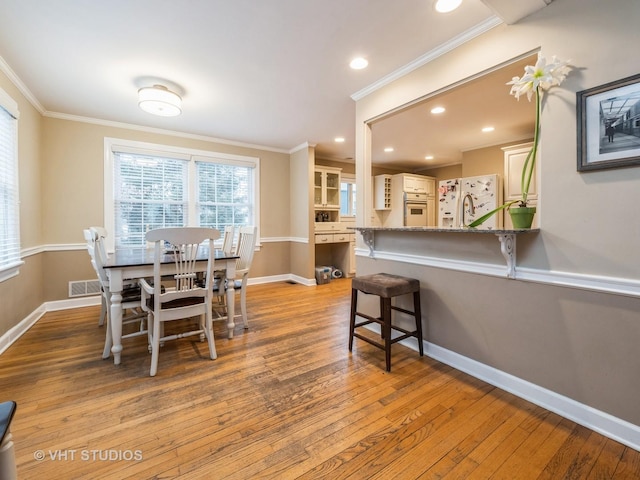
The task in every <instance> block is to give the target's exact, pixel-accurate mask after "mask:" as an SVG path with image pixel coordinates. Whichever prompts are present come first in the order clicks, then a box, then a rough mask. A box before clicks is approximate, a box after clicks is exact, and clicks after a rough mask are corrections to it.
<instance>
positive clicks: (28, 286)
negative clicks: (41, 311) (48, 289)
mask: <svg viewBox="0 0 640 480" xmlns="http://www.w3.org/2000/svg"><path fill="white" fill-rule="evenodd" d="M43 256H44V255H43V254H39V255H31V256H29V257H26V258H25V259H24V262H25V263H24V265H22V266H21V267H20V274H19V275H18V276H16V277H13V278H11V279H9V280H6V281H4V282H0V305H1V307H0V308H1V309H2V311H1V312H0V337H1V336H2V335H4V334H5V333H7V332H8V331H9V330H11V329H12V328H13V327H15V326H16V325H17V324H18V323H19V322H20V321H22V320H24V319H25V318H28V317H29V316H30V315H31V314H32V313H34V312H36V310H37V309H38V308H39V307H40V306H41V305H42V303H43V302H44V297H43V293H42V292H43V276H44V275H43V265H42V263H43V262H42V259H43Z"/></svg>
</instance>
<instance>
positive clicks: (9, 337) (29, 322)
mask: <svg viewBox="0 0 640 480" xmlns="http://www.w3.org/2000/svg"><path fill="white" fill-rule="evenodd" d="M45 313H46V309H45V307H44V305H41V306H40V307H38V308H37V309H36V310H34V311H33V312H31V314H29V315H28V316H27V317H26V318H25V319H23V320H22V321H21V322H20V323H18V324H17V325H15V326H14V327H12V328H10V329H9V331H8V332H6V333H5V334H4V335H2V336H1V337H0V355H2V354H3V353H4V352H5V351H6V350H7V348H9V347H10V346H11V345H13V343H14V342H15V341H16V340H18V338H20V337H21V336H22V335H23V334H24V332H26V331H27V330H29V329H30V328H31V327H32V326H33V325H35V324H36V322H37V321H38V320H40V318H42V316H43V315H44V314H45Z"/></svg>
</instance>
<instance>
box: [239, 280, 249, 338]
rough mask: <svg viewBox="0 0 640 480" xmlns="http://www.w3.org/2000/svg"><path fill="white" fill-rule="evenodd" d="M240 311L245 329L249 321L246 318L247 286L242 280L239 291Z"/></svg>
mask: <svg viewBox="0 0 640 480" xmlns="http://www.w3.org/2000/svg"><path fill="white" fill-rule="evenodd" d="M240 311H241V312H242V323H243V325H244V328H245V329H247V328H249V319H248V318H247V285H246V284H245V281H244V280H243V282H242V288H241V290H240Z"/></svg>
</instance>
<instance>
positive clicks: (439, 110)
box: [431, 107, 444, 115]
mask: <svg viewBox="0 0 640 480" xmlns="http://www.w3.org/2000/svg"><path fill="white" fill-rule="evenodd" d="M443 112H444V107H433V108H432V109H431V113H433V114H434V115H438V114H439V113H443Z"/></svg>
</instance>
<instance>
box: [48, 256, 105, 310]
mask: <svg viewBox="0 0 640 480" xmlns="http://www.w3.org/2000/svg"><path fill="white" fill-rule="evenodd" d="M42 271H43V277H44V279H45V281H44V284H43V289H44V298H45V301H47V302H50V301H53V300H63V299H67V298H69V282H70V281H74V280H95V279H96V278H97V277H96V273H95V270H94V269H93V267H92V266H91V262H90V260H89V253H88V252H87V251H86V250H84V251H83V250H69V251H62V252H46V253H44V254H42ZM48 279H51V280H48Z"/></svg>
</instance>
